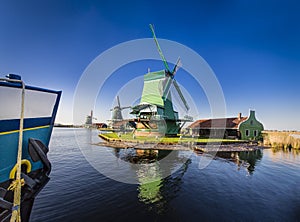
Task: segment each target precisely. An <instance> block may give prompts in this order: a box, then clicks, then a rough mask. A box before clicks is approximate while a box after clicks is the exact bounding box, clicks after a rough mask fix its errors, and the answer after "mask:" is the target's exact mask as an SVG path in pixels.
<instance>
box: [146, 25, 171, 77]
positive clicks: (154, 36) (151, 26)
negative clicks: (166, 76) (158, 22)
mask: <svg viewBox="0 0 300 222" xmlns="http://www.w3.org/2000/svg"><path fill="white" fill-rule="evenodd" d="M150 29H151V31H152V34H153V39H154V41H155V44H156V47H157V50H158V53H159V55H160V57H161V59H162V60H163V62H164V65H165V67H166V70H167V71H168V72H170V73H171V71H170V68H169V65H168V63H167V60H166V58H165V56H164V54H163V53H162V51H161V48H160V46H159V44H158V41H157V38H156V35H155V32H154V28H153V25H152V24H150Z"/></svg>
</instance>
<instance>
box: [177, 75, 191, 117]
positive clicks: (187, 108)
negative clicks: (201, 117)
mask: <svg viewBox="0 0 300 222" xmlns="http://www.w3.org/2000/svg"><path fill="white" fill-rule="evenodd" d="M173 84H174V86H175V89H176V91H177V93H178V95H179V97H180V99H181V101H182V103H183V105H184V107H185V109H186V111H189V109H190V107H189V105H188V104H187V102H186V100H185V98H184V96H183V94H182V92H181V90H180V87H179V85H178V83H177V82H176V80H175V79H174V80H173Z"/></svg>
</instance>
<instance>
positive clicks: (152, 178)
mask: <svg viewBox="0 0 300 222" xmlns="http://www.w3.org/2000/svg"><path fill="white" fill-rule="evenodd" d="M115 155H116V156H117V157H118V158H121V159H123V160H125V161H129V162H131V163H135V164H139V167H135V166H133V168H134V169H135V172H136V175H137V178H138V181H139V184H138V187H137V191H138V199H139V201H140V202H142V203H144V204H147V205H148V210H149V211H154V212H156V213H158V214H161V213H163V212H164V211H166V209H167V205H168V202H169V201H170V200H171V199H173V198H175V197H176V196H177V193H178V192H179V191H180V189H181V184H182V183H183V182H182V177H183V175H184V174H185V172H186V171H187V169H188V166H189V164H190V163H191V160H190V159H189V158H187V157H185V155H181V153H180V151H167V150H134V149H126V150H124V149H115ZM168 155H171V156H172V158H168V160H167V162H165V163H162V162H160V161H159V160H162V159H163V158H165V157H166V156H168ZM179 166H180V167H179ZM177 168H179V169H178V170H176V171H175V172H173V170H174V169H177ZM172 172H173V173H172ZM163 175H169V176H167V177H165V178H164V176H163Z"/></svg>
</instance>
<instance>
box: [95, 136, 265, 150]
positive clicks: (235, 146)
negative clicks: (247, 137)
mask: <svg viewBox="0 0 300 222" xmlns="http://www.w3.org/2000/svg"><path fill="white" fill-rule="evenodd" d="M94 145H97V146H101V147H111V148H119V149H130V148H131V149H142V150H177V151H198V152H203V153H214V152H245V151H255V150H258V149H263V148H265V147H263V146H258V144H256V143H245V142H241V143H236V142H235V143H231V144H230V143H225V144H222V143H216V142H211V143H206V144H204V143H200V144H199V143H195V142H188V143H162V142H156V143H155V142H147V141H133V140H132V141H124V140H120V139H114V140H105V141H102V142H99V143H96V144H94Z"/></svg>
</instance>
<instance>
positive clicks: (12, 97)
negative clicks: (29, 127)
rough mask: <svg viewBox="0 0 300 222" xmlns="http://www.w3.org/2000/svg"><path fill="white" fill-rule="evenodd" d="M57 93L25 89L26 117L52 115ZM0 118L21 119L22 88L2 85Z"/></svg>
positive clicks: (0, 90)
mask: <svg viewBox="0 0 300 222" xmlns="http://www.w3.org/2000/svg"><path fill="white" fill-rule="evenodd" d="M56 99H57V94H53V93H49V92H42V91H36V90H30V89H26V90H25V100H24V102H25V106H24V108H25V110H24V118H36V117H51V116H52V111H53V108H54V106H55V103H56ZM0 104H1V114H0V120H5V119H19V118H20V110H21V89H20V88H12V87H0Z"/></svg>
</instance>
